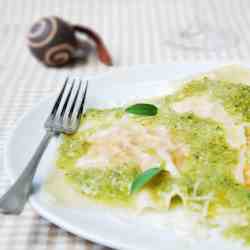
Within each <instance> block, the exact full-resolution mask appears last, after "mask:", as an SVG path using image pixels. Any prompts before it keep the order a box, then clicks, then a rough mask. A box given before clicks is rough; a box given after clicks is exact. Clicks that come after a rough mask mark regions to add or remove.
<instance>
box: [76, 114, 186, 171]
mask: <svg viewBox="0 0 250 250" xmlns="http://www.w3.org/2000/svg"><path fill="white" fill-rule="evenodd" d="M82 129H83V128H82ZM87 140H88V141H89V142H90V143H91V145H92V146H91V148H90V150H89V152H88V153H87V154H85V155H84V156H82V157H81V158H80V159H79V160H78V161H77V166H78V167H79V168H85V167H88V168H89V167H101V168H102V167H107V166H109V165H111V164H113V163H116V164H118V165H119V164H126V163H128V162H129V161H132V162H134V163H135V164H137V165H139V166H140V168H141V169H142V170H143V171H145V170H147V169H148V168H151V167H153V166H157V165H161V163H162V162H163V161H164V162H165V163H166V168H167V170H168V171H169V172H170V173H172V174H173V175H177V174H178V171H177V169H176V167H175V166H174V164H173V162H172V160H171V157H170V152H171V151H173V150H176V148H177V147H179V148H183V151H185V152H186V151H187V150H186V149H185V147H184V145H182V147H180V145H175V144H173V143H172V141H171V138H170V135H169V132H168V131H167V128H165V127H163V126H159V127H157V128H155V129H147V128H145V127H144V126H142V125H140V124H137V123H134V122H131V120H130V119H129V118H128V117H127V116H124V117H123V118H122V119H121V120H119V121H116V122H115V123H114V124H113V125H112V126H110V127H109V128H105V129H102V130H98V131H97V132H96V133H94V134H92V135H91V136H89V137H88V138H87ZM152 149H156V150H154V152H153V153H150V150H152Z"/></svg>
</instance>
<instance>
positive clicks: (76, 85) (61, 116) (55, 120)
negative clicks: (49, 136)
mask: <svg viewBox="0 0 250 250" xmlns="http://www.w3.org/2000/svg"><path fill="white" fill-rule="evenodd" d="M87 88H88V81H86V82H84V83H83V81H82V80H76V79H70V78H69V77H67V78H66V80H65V82H64V85H63V87H62V89H61V91H60V93H59V95H58V97H57V99H56V102H55V104H54V106H53V108H52V111H51V113H50V115H49V117H48V119H47V121H46V122H45V127H46V128H47V129H50V130H52V131H54V132H57V133H60V132H63V133H68V134H70V133H74V132H75V131H76V130H77V128H78V126H79V124H80V119H81V115H82V113H83V111H84V105H85V101H86V95H87Z"/></svg>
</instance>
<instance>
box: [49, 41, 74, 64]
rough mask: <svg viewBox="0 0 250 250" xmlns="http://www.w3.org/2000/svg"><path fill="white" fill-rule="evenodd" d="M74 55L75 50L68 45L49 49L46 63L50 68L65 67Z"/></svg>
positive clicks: (64, 44)
mask: <svg viewBox="0 0 250 250" xmlns="http://www.w3.org/2000/svg"><path fill="white" fill-rule="evenodd" d="M73 53H74V48H73V47H72V46H71V45H69V44H66V43H63V44H59V45H56V46H54V47H52V48H49V49H48V50H47V51H46V53H45V57H44V62H45V63H46V64H48V65H50V66H56V65H63V64H65V63H67V62H68V61H69V60H70V59H71V57H72V54H73Z"/></svg>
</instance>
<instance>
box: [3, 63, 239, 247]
mask: <svg viewBox="0 0 250 250" xmlns="http://www.w3.org/2000/svg"><path fill="white" fill-rule="evenodd" d="M216 67H218V64H214V63H211V64H166V65H145V66H137V67H132V68H122V69H115V70H113V71H112V72H110V73H106V74H103V75H101V76H97V77H92V78H91V80H90V87H89V91H88V106H89V107H90V106H94V107H103V106H105V107H108V106H112V105H115V104H116V105H117V104H122V103H126V102H129V101H131V100H132V99H134V98H143V97H150V96H155V95H160V94H162V93H164V92H165V91H166V90H167V89H168V88H169V87H173V86H172V85H170V80H176V79H181V78H185V77H187V76H190V75H194V74H197V73H200V72H206V71H209V70H212V69H214V68H216ZM84 78H86V77H84ZM54 97H55V96H53V97H50V98H48V99H47V100H44V101H43V102H42V103H41V104H39V105H37V106H36V107H34V108H33V109H32V110H31V111H30V112H29V113H28V114H26V115H25V116H24V117H23V118H22V119H21V120H20V121H19V122H18V123H17V127H16V128H15V129H14V130H13V132H12V134H11V136H10V139H9V142H8V144H7V147H6V150H5V166H6V168H7V170H8V173H9V174H10V177H11V179H12V180H14V179H15V178H16V177H17V176H18V175H19V173H20V172H21V170H22V169H23V167H24V166H25V164H26V163H27V161H28V159H29V158H30V156H31V154H32V152H33V151H34V148H35V147H36V146H37V144H38V142H39V140H40V139H41V137H42V136H43V134H44V129H43V122H44V120H45V118H46V116H47V114H48V113H49V111H50V108H51V105H52V102H53V100H54ZM57 143H58V142H57V140H56V139H55V140H53V141H52V143H51V144H50V146H49V148H48V150H47V151H46V153H45V154H44V157H43V158H42V161H41V163H40V166H39V170H38V173H37V175H36V177H35V182H34V184H35V191H34V193H33V195H32V196H31V198H30V203H31V205H32V206H33V207H34V208H35V210H36V211H37V212H38V213H39V214H40V215H41V216H43V217H44V218H46V219H48V220H49V221H51V222H53V223H54V224H56V225H58V226H60V227H62V228H64V229H66V230H67V231H69V232H71V233H74V234H76V235H79V236H81V237H84V238H86V239H89V240H92V241H95V242H98V243H101V244H104V245H106V246H109V247H114V248H118V249H130V250H132V249H133V250H140V249H141V250H142V249H143V250H149V249H151V250H153V249H157V250H165V249H172V250H174V249H178V250H181V249H204V250H205V249H211V248H213V250H216V249H218V250H219V249H220V250H222V249H234V250H236V249H242V248H241V247H240V245H239V244H238V243H235V242H231V241H225V240H223V239H221V238H220V237H219V236H214V237H212V238H208V239H203V240H199V241H193V240H191V239H187V237H186V238H185V237H182V235H179V234H178V233H176V231H173V230H172V228H171V227H168V226H166V227H164V228H163V227H161V226H155V225H153V224H154V223H151V222H150V219H149V218H148V220H140V219H136V217H135V216H131V217H130V216H127V218H126V219H124V217H123V219H121V217H120V215H119V213H118V212H117V213H116V212H114V211H113V210H112V211H111V210H109V209H107V208H102V207H100V206H96V207H93V206H88V205H86V206H84V207H79V208H69V207H64V206H62V205H60V204H56V203H54V202H50V200H49V198H48V197H47V196H46V195H44V191H42V190H43V189H42V188H41V187H42V185H43V183H44V181H45V179H46V177H47V174H48V173H49V172H50V171H51V168H52V167H53V157H54V155H55V149H56V146H57Z"/></svg>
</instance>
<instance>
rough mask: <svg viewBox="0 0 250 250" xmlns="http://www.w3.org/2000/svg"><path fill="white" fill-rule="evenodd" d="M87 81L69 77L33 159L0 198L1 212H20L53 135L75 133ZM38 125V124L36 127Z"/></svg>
mask: <svg viewBox="0 0 250 250" xmlns="http://www.w3.org/2000/svg"><path fill="white" fill-rule="evenodd" d="M87 87H88V82H86V83H85V84H83V83H82V81H76V80H75V79H74V80H70V79H69V78H67V79H66V80H65V83H64V85H63V88H62V90H61V92H60V94H59V96H58V98H57V100H56V102H55V104H54V106H53V108H52V111H51V113H50V115H49V116H48V118H47V120H46V122H45V125H44V126H45V129H46V134H45V135H44V137H43V139H42V141H41V143H40V144H39V146H38V148H37V150H36V151H35V153H34V155H33V157H32V158H31V159H30V161H29V163H28V165H27V166H26V168H25V169H24V171H23V172H22V174H21V175H20V176H19V177H18V179H17V180H16V182H15V183H14V184H13V185H12V186H11V187H10V189H9V190H8V191H7V193H5V194H4V195H3V196H2V198H1V199H0V212H2V213H8V214H20V213H21V212H22V211H23V208H24V206H25V203H26V202H27V200H28V198H29V196H30V194H31V191H32V180H33V177H34V175H35V172H36V170H37V167H38V163H39V162H40V159H41V157H42V155H43V153H44V151H45V149H46V148H47V146H48V143H49V141H50V139H51V138H52V137H53V136H57V135H59V134H61V133H65V134H72V133H74V132H76V130H77V129H78V127H79V124H80V119H81V115H82V113H83V110H84V104H85V100H86V94H87ZM34 129H35V128H34Z"/></svg>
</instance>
